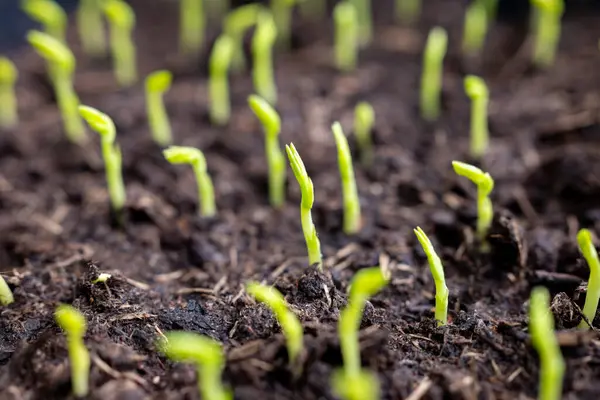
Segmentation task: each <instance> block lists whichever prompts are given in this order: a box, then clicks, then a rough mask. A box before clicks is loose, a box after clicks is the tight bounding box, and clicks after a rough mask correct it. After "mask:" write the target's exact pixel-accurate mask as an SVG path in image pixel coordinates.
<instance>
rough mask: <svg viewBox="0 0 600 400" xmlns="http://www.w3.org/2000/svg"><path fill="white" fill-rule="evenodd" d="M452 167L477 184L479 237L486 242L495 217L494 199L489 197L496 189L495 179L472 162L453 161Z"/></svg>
mask: <svg viewBox="0 0 600 400" xmlns="http://www.w3.org/2000/svg"><path fill="white" fill-rule="evenodd" d="M452 167H453V168H454V172H456V173H457V174H458V175H460V176H464V177H466V178H468V179H469V180H470V181H471V182H473V183H474V184H475V185H477V237H478V239H479V240H480V241H481V242H482V243H485V237H486V235H487V232H488V230H489V229H490V226H491V225H492V218H493V217H494V209H493V207H492V200H490V197H489V196H490V193H491V192H492V189H494V180H493V179H492V177H491V175H490V174H488V173H487V172H483V171H482V170H480V169H479V168H477V167H474V166H472V165H470V164H466V163H463V162H460V161H452Z"/></svg>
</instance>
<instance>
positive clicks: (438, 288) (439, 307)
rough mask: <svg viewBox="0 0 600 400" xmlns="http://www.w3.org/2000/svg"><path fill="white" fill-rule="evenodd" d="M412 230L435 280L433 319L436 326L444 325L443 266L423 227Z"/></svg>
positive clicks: (444, 285)
mask: <svg viewBox="0 0 600 400" xmlns="http://www.w3.org/2000/svg"><path fill="white" fill-rule="evenodd" d="M414 232H415V235H416V236H417V239H419V243H421V247H423V251H424V252H425V254H426V255H427V261H428V262H429V270H430V271H431V275H432V276H433V281H434V282H435V319H436V321H437V322H438V326H444V325H446V324H447V323H448V287H447V286H446V278H445V277H444V266H443V265H442V260H440V258H439V257H438V255H437V253H436V252H435V249H434V248H433V245H432V244H431V241H430V240H429V238H428V237H427V235H426V234H425V232H423V229H421V228H420V227H418V226H417V228H416V229H414Z"/></svg>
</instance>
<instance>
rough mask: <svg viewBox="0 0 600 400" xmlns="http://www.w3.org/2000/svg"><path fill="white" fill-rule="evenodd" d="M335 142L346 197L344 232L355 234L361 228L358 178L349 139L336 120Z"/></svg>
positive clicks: (334, 127) (333, 127) (334, 128)
mask: <svg viewBox="0 0 600 400" xmlns="http://www.w3.org/2000/svg"><path fill="white" fill-rule="evenodd" d="M331 130H332V131H333V136H334V138H335V144H336V146H337V151H338V166H339V169H340V178H341V180H342V194H343V198H344V233H345V234H347V235H353V234H355V233H357V232H358V231H359V230H360V227H361V221H362V218H361V215H360V200H359V198H358V189H356V179H355V177H354V166H353V165H352V155H351V154H350V147H349V146H348V140H346V136H345V135H344V132H343V131H342V125H340V123H339V122H335V123H334V124H333V126H332V127H331Z"/></svg>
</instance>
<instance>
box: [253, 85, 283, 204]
mask: <svg viewBox="0 0 600 400" xmlns="http://www.w3.org/2000/svg"><path fill="white" fill-rule="evenodd" d="M248 104H249V105H250V108H251V109H252V112H253V113H254V114H255V115H256V117H257V118H258V120H259V121H260V123H261V125H262V126H263V130H264V132H265V154H266V156H267V165H268V166H269V200H270V202H271V205H272V206H273V207H276V208H278V207H281V206H282V205H283V203H284V201H285V158H284V156H283V151H281V147H280V146H279V133H280V132H281V119H280V118H279V114H277V111H275V109H274V108H273V107H272V106H271V105H270V104H269V103H268V102H267V101H266V100H265V99H263V98H261V97H260V96H256V95H251V96H250V97H248Z"/></svg>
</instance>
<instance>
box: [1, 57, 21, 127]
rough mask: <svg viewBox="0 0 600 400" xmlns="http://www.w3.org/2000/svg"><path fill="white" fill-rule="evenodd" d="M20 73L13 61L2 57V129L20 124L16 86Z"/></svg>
mask: <svg viewBox="0 0 600 400" xmlns="http://www.w3.org/2000/svg"><path fill="white" fill-rule="evenodd" d="M18 77H19V73H18V72H17V68H16V67H15V64H13V62H12V61H10V60H9V59H8V58H6V57H0V128H3V129H10V128H14V127H15V126H16V125H17V123H18V122H19V116H18V115H17V96H16V94H15V84H16V83H17V79H18Z"/></svg>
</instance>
